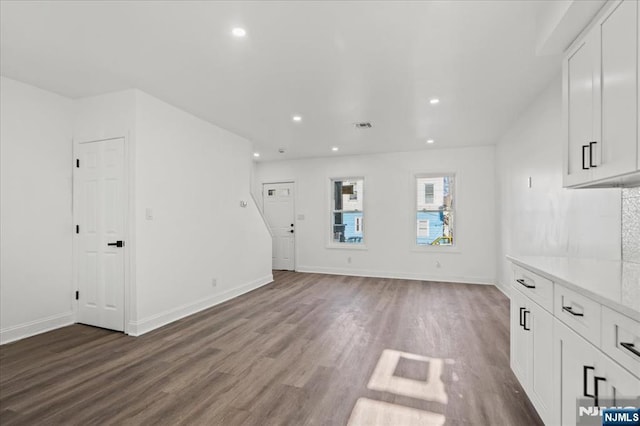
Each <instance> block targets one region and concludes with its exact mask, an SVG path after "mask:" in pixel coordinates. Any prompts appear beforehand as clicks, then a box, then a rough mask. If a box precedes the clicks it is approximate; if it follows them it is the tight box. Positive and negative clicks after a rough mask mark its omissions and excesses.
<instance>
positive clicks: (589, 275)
mask: <svg viewBox="0 0 640 426" xmlns="http://www.w3.org/2000/svg"><path fill="white" fill-rule="evenodd" d="M507 259H508V260H510V261H511V262H513V263H515V264H516V265H519V266H522V267H524V268H526V269H529V270H530V271H532V272H535V273H537V274H538V275H541V276H543V277H545V278H547V279H549V280H551V281H553V282H554V283H557V284H560V285H563V286H565V287H567V288H568V289H570V290H574V291H576V292H578V293H581V294H583V295H585V296H587V297H589V298H591V299H593V300H595V301H596V302H599V303H601V304H602V305H604V306H607V307H609V308H611V309H613V310H614V311H618V312H620V313H621V314H624V315H626V316H628V317H630V318H633V319H635V320H636V321H640V264H639V263H631V262H620V261H608V260H596V259H578V258H570V257H546V256H517V255H508V256H507Z"/></svg>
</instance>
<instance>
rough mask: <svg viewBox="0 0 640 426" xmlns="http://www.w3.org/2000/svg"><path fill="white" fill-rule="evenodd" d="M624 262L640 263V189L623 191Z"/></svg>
mask: <svg viewBox="0 0 640 426" xmlns="http://www.w3.org/2000/svg"><path fill="white" fill-rule="evenodd" d="M622 260H623V261H625V262H633V263H640V187H637V188H625V189H623V190H622Z"/></svg>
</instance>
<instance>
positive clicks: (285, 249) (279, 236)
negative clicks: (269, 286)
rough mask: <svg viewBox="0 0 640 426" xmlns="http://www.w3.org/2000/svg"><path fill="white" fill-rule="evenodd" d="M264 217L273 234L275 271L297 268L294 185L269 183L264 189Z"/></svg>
mask: <svg viewBox="0 0 640 426" xmlns="http://www.w3.org/2000/svg"><path fill="white" fill-rule="evenodd" d="M262 200H263V207H264V216H265V217H266V218H267V222H268V223H269V227H270V228H271V232H272V233H273V251H272V253H273V269H280V270H287V271H293V270H294V268H295V238H294V232H295V221H294V214H295V209H294V205H293V202H294V193H293V183H267V184H264V185H263V188H262Z"/></svg>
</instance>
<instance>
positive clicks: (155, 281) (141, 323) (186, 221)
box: [131, 92, 272, 334]
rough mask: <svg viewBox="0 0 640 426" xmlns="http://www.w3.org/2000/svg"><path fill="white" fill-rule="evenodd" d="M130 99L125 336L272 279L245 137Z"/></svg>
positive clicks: (141, 98)
mask: <svg viewBox="0 0 640 426" xmlns="http://www.w3.org/2000/svg"><path fill="white" fill-rule="evenodd" d="M136 100H137V101H136V114H135V115H136V137H135V140H136V153H135V157H136V163H135V170H136V177H135V192H136V202H135V228H136V277H135V282H136V291H137V300H138V306H137V309H138V311H137V318H136V319H134V320H133V322H132V324H131V332H132V333H133V334H138V333H141V332H145V331H147V330H149V329H151V328H155V327H157V326H160V325H162V324H165V323H167V322H169V321H172V320H175V319H177V318H179V317H181V316H185V315H188V314H190V313H193V312H196V311H198V310H200V309H203V308H206V307H209V306H212V305H214V304H216V303H219V302H221V301H222V300H226V299H228V298H231V297H234V296H236V295H238V294H241V293H243V292H246V291H249V290H252V289H254V288H256V287H258V286H260V285H263V284H266V283H268V282H271V281H272V276H271V237H270V235H269V232H268V230H267V228H266V227H265V225H264V222H263V221H262V218H261V217H260V214H259V212H258V210H257V207H256V206H255V204H254V203H253V201H252V200H251V196H250V173H251V149H250V148H251V147H250V144H249V142H248V141H246V140H244V139H242V138H240V137H238V136H236V135H234V134H232V133H230V132H227V131H225V130H223V129H221V128H219V127H216V126H214V125H212V124H210V123H208V122H205V121H203V120H201V119H199V118H196V117H194V116H192V115H190V114H187V113H185V112H184V111H181V110H179V109H177V108H174V107H172V106H171V105H168V104H166V103H164V102H162V101H160V100H158V99H155V98H153V97H151V96H149V95H147V94H145V93H143V92H137V96H136ZM240 201H247V202H248V206H247V207H246V208H242V207H240ZM147 208H151V209H152V211H153V219H152V220H146V219H145V212H146V209H147ZM214 278H215V279H216V280H217V285H216V286H215V287H213V285H212V280H213V279H214Z"/></svg>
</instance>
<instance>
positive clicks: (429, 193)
mask: <svg viewBox="0 0 640 426" xmlns="http://www.w3.org/2000/svg"><path fill="white" fill-rule="evenodd" d="M454 182H455V178H454V176H453V175H420V176H416V190H417V191H416V195H417V196H416V244H417V245H419V246H452V245H453V244H454V227H453V225H454V221H453V219H454Z"/></svg>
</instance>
